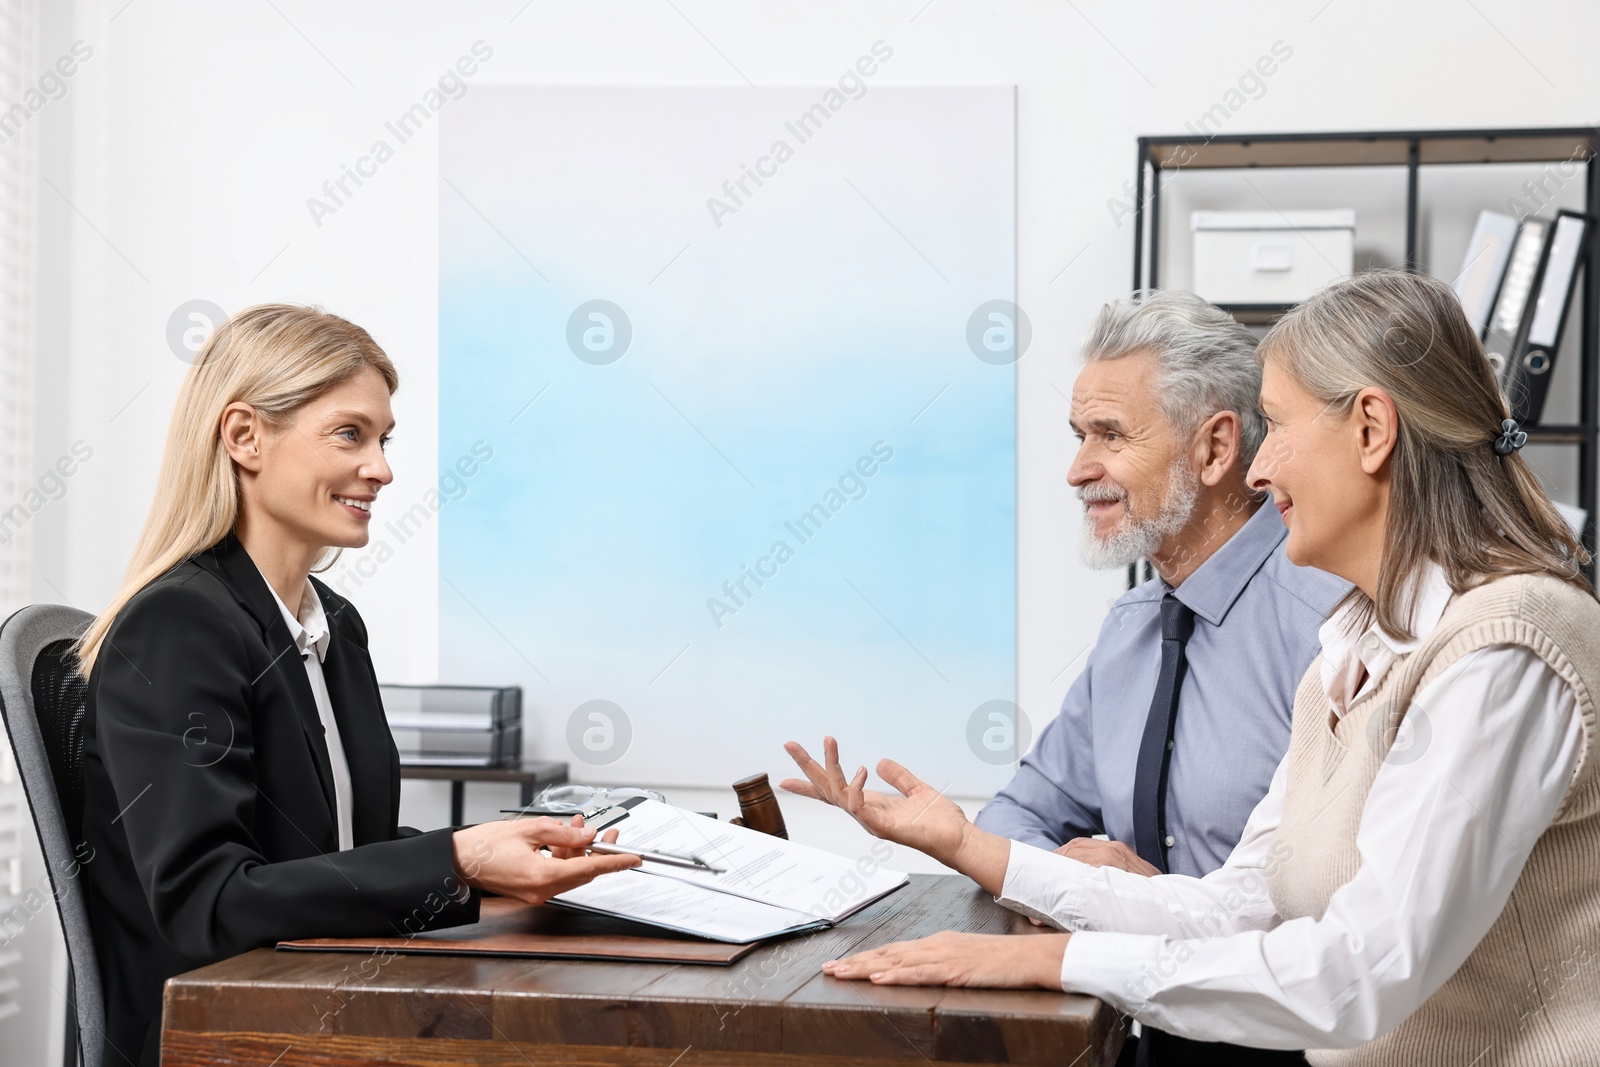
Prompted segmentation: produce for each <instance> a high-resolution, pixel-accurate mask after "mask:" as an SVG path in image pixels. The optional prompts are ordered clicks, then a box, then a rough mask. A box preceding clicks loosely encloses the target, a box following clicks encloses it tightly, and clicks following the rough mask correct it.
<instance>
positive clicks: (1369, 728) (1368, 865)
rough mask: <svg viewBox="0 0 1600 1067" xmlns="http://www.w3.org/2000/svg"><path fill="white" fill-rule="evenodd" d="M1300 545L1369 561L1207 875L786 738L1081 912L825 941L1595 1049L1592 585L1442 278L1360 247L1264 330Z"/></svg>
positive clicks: (1033, 895)
mask: <svg viewBox="0 0 1600 1067" xmlns="http://www.w3.org/2000/svg"><path fill="white" fill-rule="evenodd" d="M1260 355H1261V358H1262V360H1263V363H1264V374H1263V377H1262V385H1261V408H1262V410H1263V412H1264V413H1265V414H1266V416H1267V418H1268V420H1269V436H1268V440H1267V443H1266V445H1265V446H1264V447H1263V449H1262V453H1261V455H1260V456H1258V457H1257V459H1256V462H1255V465H1254V466H1253V468H1252V469H1251V485H1252V486H1255V487H1258V488H1261V489H1265V490H1268V491H1270V492H1271V493H1272V496H1273V499H1274V502H1275V503H1276V505H1277V510H1278V511H1279V512H1280V513H1282V514H1283V516H1284V521H1285V522H1286V523H1287V525H1288V528H1289V540H1288V553H1289V558H1290V559H1292V560H1294V561H1295V562H1297V563H1301V564H1306V565H1313V566H1318V567H1322V568H1324V569H1326V570H1328V571H1331V572H1333V573H1335V574H1339V575H1342V576H1344V577H1346V578H1348V579H1349V580H1350V581H1351V582H1352V583H1353V584H1354V586H1355V588H1354V589H1352V590H1351V593H1350V595H1349V596H1348V597H1347V598H1346V600H1345V601H1344V603H1342V604H1341V605H1340V606H1339V608H1338V610H1337V611H1336V612H1335V614H1334V615H1333V616H1332V617H1331V618H1330V619H1329V620H1328V622H1327V624H1326V625H1325V626H1324V627H1323V629H1322V637H1323V651H1322V654H1321V655H1320V656H1319V657H1318V660H1317V663H1316V664H1315V665H1314V666H1313V667H1312V668H1311V669H1310V670H1308V671H1307V672H1306V676H1305V679H1304V680H1303V681H1302V682H1301V684H1300V687H1299V690H1298V692H1297V693H1296V696H1295V705H1294V726H1293V730H1292V734H1291V737H1290V743H1289V752H1288V754H1287V755H1286V756H1285V757H1284V760H1283V762H1282V763H1281V764H1280V765H1279V767H1278V769H1277V771H1276V773H1275V774H1274V775H1273V779H1272V786H1271V788H1270V789H1269V790H1268V792H1267V796H1266V797H1265V799H1263V800H1262V801H1261V803H1260V804H1258V805H1257V806H1256V809H1255V811H1254V812H1253V813H1252V814H1251V816H1250V822H1249V825H1248V826H1247V827H1246V829H1245V833H1244V836H1243V838H1242V839H1241V841H1240V843H1239V846H1238V848H1236V849H1235V850H1234V851H1233V854H1232V855H1231V856H1229V857H1228V861H1227V863H1226V864H1224V865H1223V867H1222V869H1221V870H1219V871H1215V872H1213V873H1211V874H1209V875H1207V876H1206V877H1204V878H1193V877H1188V876H1185V875H1180V874H1167V875H1161V876H1158V877H1154V878H1139V877H1137V876H1133V875H1129V874H1128V873H1127V872H1125V871H1120V870H1117V869H1115V868H1109V867H1090V866H1087V865H1085V864H1082V863H1077V862H1074V861H1073V860H1071V859H1067V858H1064V857H1061V856H1053V855H1050V854H1049V853H1047V852H1043V851H1040V850H1039V849H1035V848H1030V847H1028V846H1027V845H1023V844H1016V843H1013V842H1008V841H1006V840H1004V839H1002V838H999V837H995V836H994V835H992V834H987V833H985V832H983V831H982V830H979V829H977V828H975V827H973V826H972V824H970V823H968V822H967V821H966V818H965V816H964V815H963V814H962V812H961V809H960V808H958V807H957V806H956V805H955V804H953V803H951V802H950V801H949V800H946V799H943V798H942V797H940V796H938V794H937V793H935V792H934V791H933V790H932V789H930V788H929V787H928V786H926V785H924V784H923V783H922V782H919V781H918V780H917V779H916V778H915V777H914V776H912V775H911V773H910V772H908V771H907V770H905V768H903V767H901V766H899V765H898V764H895V763H893V762H892V761H889V760H884V761H883V762H881V763H879V764H878V773H879V774H880V775H882V776H883V778H884V779H885V780H886V781H887V782H889V783H890V784H891V785H893V786H895V787H896V789H898V790H899V791H900V793H902V794H904V795H901V796H889V795H885V794H882V793H875V792H868V791H866V790H864V789H863V788H862V786H863V785H864V783H865V781H866V769H865V768H862V769H861V770H859V771H857V772H856V774H855V775H854V776H853V778H851V779H849V780H846V779H845V776H844V774H843V772H842V771H841V769H840V766H839V758H838V749H837V746H836V745H835V744H834V743H833V742H832V740H831V739H829V740H828V741H826V742H825V753H826V766H825V767H824V766H821V765H818V764H817V763H816V762H815V761H814V760H812V759H811V758H810V757H809V756H808V755H807V754H806V753H805V750H804V749H802V748H800V746H799V745H794V744H792V743H791V746H790V753H791V755H793V756H794V757H795V759H796V761H797V762H799V763H800V765H801V767H802V769H803V770H804V771H805V774H806V777H807V779H808V781H807V782H787V783H785V785H786V786H792V787H793V788H794V789H795V790H797V791H800V792H803V793H806V794H808V795H811V796H817V797H822V798H824V799H827V800H829V801H831V802H833V803H835V804H838V805H840V806H842V807H844V808H845V809H846V810H847V811H849V812H850V813H851V814H852V815H854V816H855V817H856V819H857V820H858V821H860V822H861V824H862V825H863V826H865V827H866V828H867V829H868V830H870V831H871V832H873V833H875V834H877V835H879V836H881V837H887V838H890V839H892V840H896V841H899V842H902V843H904V844H908V845H912V846H914V847H917V848H920V849H922V850H923V851H925V852H927V853H928V854H930V855H932V856H934V857H935V858H938V859H940V860H942V861H944V862H946V863H948V864H950V865H951V866H953V867H955V868H956V869H958V870H960V871H962V872H963V873H966V874H968V875H970V876H971V877H972V878H974V879H975V880H976V881H977V882H978V883H979V884H980V885H982V886H983V887H984V888H986V889H988V890H990V891H991V892H993V893H995V894H997V895H998V896H1000V897H1001V898H1002V899H1003V900H1004V901H1005V902H1006V903H1008V904H1009V905H1011V906H1012V907H1015V908H1017V909H1019V910H1021V911H1024V912H1026V913H1028V914H1032V915H1036V916H1045V917H1048V918H1049V919H1050V920H1051V921H1052V922H1053V923H1054V924H1056V925H1058V926H1060V927H1062V928H1063V929H1066V930H1069V931H1073V932H1071V933H1066V934H1051V935H1044V936H1039V937H1016V938H1000V937H992V936H985V935H960V934H952V933H944V934H938V935H935V936H934V937H932V938H928V939H925V940H923V941H916V942H908V943H904V944H898V945H885V946H882V947H879V948H874V949H871V950H868V951H866V952H863V953H859V954H857V955H855V956H852V957H851V958H849V959H845V960H836V961H831V962H829V963H826V964H824V965H823V969H824V971H826V972H827V973H829V974H832V975H835V976H837V977H841V978H864V979H870V980H871V981H874V982H877V983H889V984H894V983H915V984H940V985H946V984H947V985H974V986H1028V985H1041V986H1045V987H1048V988H1052V989H1066V990H1071V991H1075V992H1083V993H1090V994H1093V995H1095V996H1099V997H1102V998H1104V999H1105V1000H1107V1001H1109V1002H1111V1003H1112V1004H1114V1005H1116V1006H1117V1007H1119V1008H1121V1009H1122V1010H1124V1011H1126V1012H1128V1013H1130V1014H1132V1015H1134V1016H1135V1017H1136V1018H1139V1019H1141V1020H1144V1021H1146V1022H1150V1023H1154V1024H1156V1025H1158V1026H1160V1027H1162V1028H1163V1029H1165V1030H1170V1031H1173V1032H1176V1033H1180V1034H1183V1035H1185V1036H1188V1037H1192V1038H1201V1039H1223V1040H1230V1041H1238V1042H1242V1043H1246V1044H1252V1045H1260V1046H1265V1047H1277V1048H1284V1049H1290V1048H1308V1049H1311V1050H1312V1051H1310V1052H1309V1053H1308V1055H1307V1059H1309V1060H1310V1062H1311V1063H1313V1064H1315V1065H1317V1067H1356V1065H1373V1067H1377V1065H1387V1064H1407V1065H1417V1067H1429V1065H1438V1067H1460V1065H1463V1064H1473V1065H1475V1067H1545V1065H1550V1067H1554V1065H1557V1064H1594V1063H1600V1011H1597V1010H1596V1007H1595V1005H1596V1004H1597V1003H1600V969H1597V968H1596V967H1594V966H1593V961H1594V938H1595V931H1596V929H1597V928H1600V765H1597V764H1600V761H1597V760H1596V758H1595V755H1596V753H1595V745H1596V740H1597V734H1596V730H1597V726H1596V702H1595V693H1596V691H1597V688H1600V603H1597V602H1596V600H1595V594H1594V588H1593V586H1592V585H1591V584H1590V582H1589V581H1588V579H1587V578H1586V577H1585V576H1584V574H1583V571H1582V569H1581V568H1582V565H1583V564H1584V563H1586V562H1587V560H1588V556H1587V554H1586V553H1585V551H1584V549H1583V547H1582V546H1581V545H1579V544H1578V542H1577V540H1576V539H1575V538H1574V537H1573V535H1572V532H1571V530H1570V529H1569V528H1568V527H1567V525H1566V523H1565V522H1564V521H1563V520H1562V518H1561V516H1560V515H1559V514H1558V513H1557V512H1556V509H1555V508H1554V506H1553V505H1552V504H1551V502H1550V499H1549V498H1548V497H1547V496H1546V495H1545V491H1544V488H1543V486H1542V485H1541V484H1540V481H1539V478H1538V476H1537V475H1536V474H1535V473H1534V472H1533V470H1532V469H1531V468H1530V467H1529V466H1528V464H1527V463H1526V461H1524V460H1523V458H1522V456H1521V455H1520V453H1519V451H1518V450H1519V449H1520V448H1521V447H1522V445H1523V444H1524V443H1525V442H1526V440H1527V434H1526V433H1524V432H1523V431H1522V429H1521V428H1520V427H1519V426H1518V425H1517V424H1516V422H1514V421H1512V419H1511V418H1510V416H1509V412H1508V409H1507V406H1506V401H1505V398H1504V397H1503V396H1502V395H1501V393H1500V390H1499V387H1498V384H1497V382H1496V380H1495V376H1494V372H1493V371H1492V370H1491V369H1490V366H1489V362H1488V359H1487V358H1486V357H1485V355H1484V351H1483V346H1482V344H1481V343H1480V342H1479V341H1478V338H1477V335H1476V332H1475V331H1474V330H1473V328H1472V326H1471V325H1470V324H1469V323H1468V321H1467V318H1466V315H1465V314H1464V313H1463V312H1462V310H1461V306H1460V304H1459V303H1457V301H1456V298H1455V295H1454V293H1452V292H1451V290H1450V287H1449V286H1448V285H1446V284H1445V283H1443V282H1440V281H1438V280H1437V279H1434V278H1429V277H1426V276H1425V275H1421V274H1417V273H1413V272H1407V271H1382V272H1374V273H1370V274H1363V275H1357V276H1355V277H1353V278H1350V279H1347V280H1345V281H1342V282H1339V283H1337V284H1335V285H1332V286H1330V287H1329V288H1327V289H1325V290H1323V291H1322V292H1320V293H1318V294H1317V295H1315V296H1313V297H1312V298H1311V299H1310V300H1308V301H1307V302H1306V303H1304V304H1301V305H1300V306H1299V307H1298V308H1296V309H1295V310H1293V311H1291V312H1290V313H1289V314H1288V315H1286V316H1285V317H1284V318H1283V320H1282V321H1280V322H1279V323H1278V325H1277V326H1276V327H1274V328H1273V330H1272V332H1271V333H1270V334H1268V336H1267V337H1266V339H1265V340H1264V341H1263V342H1262V344H1261V353H1260Z"/></svg>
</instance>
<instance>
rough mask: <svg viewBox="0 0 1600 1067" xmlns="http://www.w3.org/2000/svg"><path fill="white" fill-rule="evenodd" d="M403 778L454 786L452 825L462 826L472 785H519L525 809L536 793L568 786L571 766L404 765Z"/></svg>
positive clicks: (544, 763) (541, 761) (552, 762)
mask: <svg viewBox="0 0 1600 1067" xmlns="http://www.w3.org/2000/svg"><path fill="white" fill-rule="evenodd" d="M400 777H401V778H426V779H431V780H433V781H436V782H437V781H445V782H449V783H450V822H449V824H448V825H450V826H460V825H461V820H462V814H461V809H462V807H463V806H464V802H465V799H466V784H467V783H468V782H515V783H516V784H517V785H518V786H520V787H521V789H522V793H521V799H520V800H519V801H518V803H519V804H521V805H522V806H523V807H527V806H528V805H529V804H532V803H533V793H534V790H536V789H543V788H544V787H545V786H547V785H564V784H565V783H566V781H567V765H566V763H565V762H563V761H561V760H548V759H531V760H524V761H523V762H522V763H520V764H518V765H517V766H515V767H447V766H439V765H437V764H428V765H419V764H405V763H402V764H401V765H400Z"/></svg>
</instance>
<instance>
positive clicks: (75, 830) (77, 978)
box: [0, 604, 105, 1067]
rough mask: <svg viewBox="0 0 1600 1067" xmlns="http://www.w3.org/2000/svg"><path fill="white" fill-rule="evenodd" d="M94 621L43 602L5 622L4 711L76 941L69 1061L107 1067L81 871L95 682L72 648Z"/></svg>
mask: <svg viewBox="0 0 1600 1067" xmlns="http://www.w3.org/2000/svg"><path fill="white" fill-rule="evenodd" d="M92 621H94V617H93V616H92V615H89V614H88V613H86V612H82V611H79V610H77V609H76V608H68V607H60V606H57V605H55V604H35V605H32V606H30V607H26V608H23V609H22V610H20V611H18V612H17V613H16V614H14V615H12V616H11V617H10V618H9V619H7V620H6V621H5V622H4V623H3V624H0V717H4V719H5V724H6V732H7V733H8V734H9V735H10V737H11V749H12V752H14V753H15V755H16V759H17V771H18V772H19V774H20V775H21V777H22V789H23V792H24V793H26V794H27V797H28V806H29V808H31V809H32V811H33V825H34V828H35V829H36V830H37V831H38V833H39V844H40V845H41V846H42V847H43V850H44V860H45V866H46V867H48V868H49V872H50V886H51V889H52V890H53V891H54V894H55V900H56V911H57V912H58V914H59V915H60V917H61V929H62V932H63V933H64V934H65V935H66V942H67V1009H68V1010H67V1035H66V1043H65V1045H64V1048H63V1053H62V1059H63V1062H64V1063H65V1064H66V1065H67V1067H76V1065H77V1064H78V1063H79V1062H80V1060H79V1056H80V1055H81V1056H82V1060H81V1062H82V1063H83V1064H85V1065H87V1067H98V1065H99V1063H100V1056H101V1052H102V1049H103V1045H104V1041H105V1002H104V1000H103V999H102V998H101V991H100V967H99V965H98V964H97V963H96V962H95V954H94V936H93V933H92V932H91V931H90V929H89V913H88V910H87V908H86V906H85V904H84V898H83V884H82V881H81V880H80V878H79V873H80V863H79V860H80V854H79V852H78V849H79V846H81V845H82V843H83V842H82V840H81V834H82V830H83V799H84V796H83V792H84V791H83V728H84V708H83V702H84V692H85V690H86V689H87V683H86V682H85V681H84V680H83V678H81V677H80V676H79V675H78V673H77V658H76V657H75V656H73V655H72V653H71V651H70V650H71V647H72V643H73V641H75V640H76V639H77V638H78V637H79V636H80V635H81V634H82V633H83V632H84V631H85V630H86V629H88V627H89V624H90V623H91V622H92Z"/></svg>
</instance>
